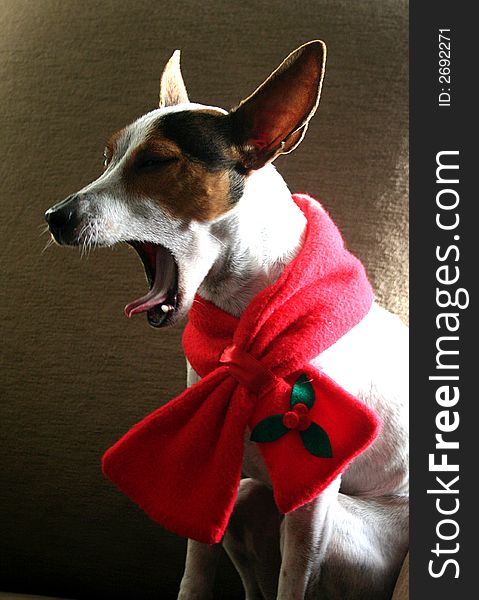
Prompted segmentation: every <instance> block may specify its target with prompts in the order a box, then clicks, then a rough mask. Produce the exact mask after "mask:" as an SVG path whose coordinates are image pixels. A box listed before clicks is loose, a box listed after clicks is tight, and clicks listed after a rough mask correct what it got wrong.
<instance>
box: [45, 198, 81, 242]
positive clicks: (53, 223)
mask: <svg viewBox="0 0 479 600" xmlns="http://www.w3.org/2000/svg"><path fill="white" fill-rule="evenodd" d="M45 219H46V222H47V223H48V226H49V228H50V231H51V233H52V234H53V237H54V238H55V239H56V241H57V242H58V243H59V244H72V243H74V241H75V240H74V230H75V228H76V227H77V225H78V223H79V219H78V196H77V195H76V194H73V195H71V196H68V198H65V200H62V202H59V203H58V204H55V206H52V208H49V209H48V210H47V211H46V212H45Z"/></svg>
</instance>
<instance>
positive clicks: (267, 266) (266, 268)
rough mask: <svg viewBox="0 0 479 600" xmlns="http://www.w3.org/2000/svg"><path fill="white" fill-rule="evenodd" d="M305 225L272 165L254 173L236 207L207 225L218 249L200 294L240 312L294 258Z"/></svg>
mask: <svg viewBox="0 0 479 600" xmlns="http://www.w3.org/2000/svg"><path fill="white" fill-rule="evenodd" d="M305 225H306V219H305V217H304V215H303V213H302V212H301V210H300V209H299V208H298V207H297V206H296V204H295V203H294V201H293V199H292V198H291V192H290V191H289V189H288V187H287V185H286V183H285V182H284V180H283V178H282V177H281V176H280V175H279V173H278V172H277V171H276V169H275V168H274V167H273V166H270V165H268V166H266V167H263V168H262V169H260V170H258V171H255V172H253V174H252V175H250V176H249V178H248V179H247V182H246V186H245V191H244V194H243V197H242V198H241V200H240V201H239V203H238V205H237V207H236V208H235V209H234V210H233V211H231V212H230V213H228V214H227V215H226V216H225V217H223V218H222V219H220V220H219V221H217V222H216V223H214V224H212V225H211V231H210V232H211V234H212V235H213V236H214V237H215V238H216V239H217V240H218V242H219V244H220V245H221V249H220V252H219V255H218V258H217V259H216V261H215V263H214V264H213V266H212V268H211V270H210V271H209V273H208V275H207V276H206V278H205V279H204V281H203V283H202V284H201V286H200V288H199V293H200V295H201V296H203V298H205V299H206V300H209V301H210V302H212V303H214V304H216V306H218V307H219V308H221V309H223V310H225V311H226V312H228V313H230V314H232V315H234V316H239V315H240V314H241V313H242V312H243V311H244V309H245V308H246V306H247V305H248V304H249V302H250V301H251V299H252V298H253V297H254V296H255V295H256V294H257V293H258V292H260V291H261V290H262V289H264V288H265V287H267V286H269V285H271V284H272V283H274V281H276V279H277V278H278V277H279V275H280V274H281V273H282V271H283V269H284V267H285V266H286V265H287V264H288V263H289V262H290V261H291V260H292V259H293V258H294V257H295V256H296V254H297V253H298V251H299V249H300V248H301V244H302V236H303V232H304V229H305Z"/></svg>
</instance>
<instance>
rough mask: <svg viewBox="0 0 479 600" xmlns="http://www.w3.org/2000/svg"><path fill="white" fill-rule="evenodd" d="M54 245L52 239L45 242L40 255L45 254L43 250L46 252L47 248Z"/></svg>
mask: <svg viewBox="0 0 479 600" xmlns="http://www.w3.org/2000/svg"><path fill="white" fill-rule="evenodd" d="M54 243H55V242H54V240H53V238H50V239H49V240H47V243H46V244H45V246H44V247H43V250H42V254H43V253H44V252H45V250H46V249H47V248H50V246H53V244H54Z"/></svg>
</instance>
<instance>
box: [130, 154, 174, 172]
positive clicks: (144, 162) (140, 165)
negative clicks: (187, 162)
mask: <svg viewBox="0 0 479 600" xmlns="http://www.w3.org/2000/svg"><path fill="white" fill-rule="evenodd" d="M177 160H178V157H177V156H152V155H146V156H142V157H139V158H138V160H137V162H136V165H135V166H136V168H137V169H138V170H140V171H144V170H150V169H158V168H161V167H163V166H165V165H167V164H170V163H172V162H176V161H177Z"/></svg>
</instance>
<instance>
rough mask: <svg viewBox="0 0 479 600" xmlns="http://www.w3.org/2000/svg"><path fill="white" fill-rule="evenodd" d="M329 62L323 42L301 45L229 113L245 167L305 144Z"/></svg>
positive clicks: (258, 165)
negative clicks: (303, 142)
mask: <svg viewBox="0 0 479 600" xmlns="http://www.w3.org/2000/svg"><path fill="white" fill-rule="evenodd" d="M325 63H326V44H324V42H322V41H321V40H315V41H312V42H308V43H307V44H304V45H303V46H300V47H299V48H298V49H297V50H295V51H294V52H292V53H291V54H290V55H289V56H288V57H287V58H286V59H285V60H284V61H283V62H282V63H281V65H280V66H279V67H278V68H277V69H276V71H274V72H273V73H272V74H271V75H270V76H269V77H268V79H267V80H266V81H265V82H264V83H263V84H262V85H260V87H259V88H258V89H257V90H256V91H255V92H254V93H253V94H252V95H251V96H249V97H248V98H246V99H245V100H243V101H242V102H241V103H240V105H239V106H238V107H237V108H234V109H233V110H232V111H231V112H230V116H231V119H232V125H233V136H234V138H235V139H234V141H235V143H236V144H237V146H238V148H239V149H240V152H241V156H242V159H241V160H242V162H243V164H244V166H245V168H247V169H259V168H261V167H262V166H264V165H265V164H266V163H267V162H271V161H272V160H274V159H275V158H276V157H277V156H278V155H279V154H287V153H288V152H291V151H292V150H294V149H295V148H296V146H297V145H298V144H299V143H300V142H301V140H302V139H303V137H304V134H305V133H306V129H307V128H308V123H309V120H310V119H311V117H312V116H313V115H314V113H315V112H316V108H317V107H318V104H319V97H320V94H321V85H322V83H323V77H324V68H325Z"/></svg>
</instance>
